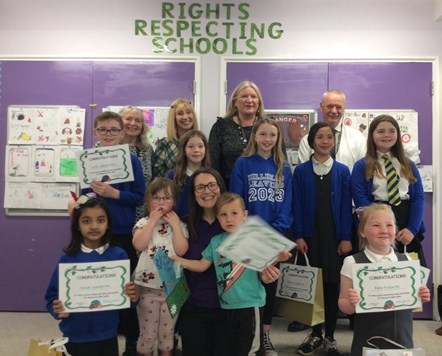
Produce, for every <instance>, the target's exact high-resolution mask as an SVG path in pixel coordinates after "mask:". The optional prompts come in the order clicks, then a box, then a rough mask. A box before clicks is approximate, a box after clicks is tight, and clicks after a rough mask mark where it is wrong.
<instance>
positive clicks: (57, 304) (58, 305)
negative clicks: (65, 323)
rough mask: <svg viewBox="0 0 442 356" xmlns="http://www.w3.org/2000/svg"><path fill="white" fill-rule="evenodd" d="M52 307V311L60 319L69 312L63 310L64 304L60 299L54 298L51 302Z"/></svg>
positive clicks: (65, 316) (67, 315)
mask: <svg viewBox="0 0 442 356" xmlns="http://www.w3.org/2000/svg"><path fill="white" fill-rule="evenodd" d="M52 307H53V309H54V313H56V314H57V315H58V317H59V318H60V319H64V318H67V317H69V313H66V312H65V311H64V305H63V302H62V301H61V300H59V299H56V300H54V301H53V303H52Z"/></svg>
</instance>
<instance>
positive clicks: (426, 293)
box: [419, 286, 431, 303]
mask: <svg viewBox="0 0 442 356" xmlns="http://www.w3.org/2000/svg"><path fill="white" fill-rule="evenodd" d="M419 297H420V298H421V300H422V303H428V302H429V301H430V300H431V294H430V290H429V289H428V287H427V286H421V287H420V288H419Z"/></svg>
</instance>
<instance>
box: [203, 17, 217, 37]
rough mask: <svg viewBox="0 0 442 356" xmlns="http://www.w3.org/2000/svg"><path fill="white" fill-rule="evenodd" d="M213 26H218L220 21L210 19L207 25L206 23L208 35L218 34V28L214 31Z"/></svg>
mask: <svg viewBox="0 0 442 356" xmlns="http://www.w3.org/2000/svg"><path fill="white" fill-rule="evenodd" d="M212 26H218V22H216V21H209V22H207V25H206V33H207V35H208V36H210V37H215V36H218V32H217V31H216V30H215V32H212V29H211V27H212Z"/></svg>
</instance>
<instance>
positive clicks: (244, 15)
mask: <svg viewBox="0 0 442 356" xmlns="http://www.w3.org/2000/svg"><path fill="white" fill-rule="evenodd" d="M249 7H250V4H247V3H241V4H238V11H239V12H240V13H241V14H240V15H239V16H238V19H239V20H247V19H248V18H249V17H250V14H249Z"/></svg>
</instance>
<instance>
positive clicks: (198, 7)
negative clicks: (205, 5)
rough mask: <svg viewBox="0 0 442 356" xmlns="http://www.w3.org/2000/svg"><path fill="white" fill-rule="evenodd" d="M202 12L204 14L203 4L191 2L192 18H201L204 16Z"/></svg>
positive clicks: (190, 14) (190, 11)
mask: <svg viewBox="0 0 442 356" xmlns="http://www.w3.org/2000/svg"><path fill="white" fill-rule="evenodd" d="M194 8H196V9H195V11H194ZM202 14H203V10H201V4H198V3H196V4H191V5H190V6H189V16H190V18H192V19H200V18H201V17H202Z"/></svg>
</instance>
